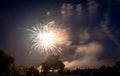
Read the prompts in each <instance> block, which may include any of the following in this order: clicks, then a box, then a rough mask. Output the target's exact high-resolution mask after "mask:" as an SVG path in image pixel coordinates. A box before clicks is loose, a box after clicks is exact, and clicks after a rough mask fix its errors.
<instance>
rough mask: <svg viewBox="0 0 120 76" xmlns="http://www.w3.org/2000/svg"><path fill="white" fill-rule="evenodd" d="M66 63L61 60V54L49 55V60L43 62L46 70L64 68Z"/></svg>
mask: <svg viewBox="0 0 120 76" xmlns="http://www.w3.org/2000/svg"><path fill="white" fill-rule="evenodd" d="M64 66H65V65H64V64H63V63H62V61H61V60H59V56H54V55H52V56H49V57H48V58H47V60H46V61H45V62H44V63H42V67H43V70H44V72H49V70H53V71H54V70H55V69H58V70H60V71H62V70H64Z"/></svg>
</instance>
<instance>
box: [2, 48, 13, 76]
mask: <svg viewBox="0 0 120 76" xmlns="http://www.w3.org/2000/svg"><path fill="white" fill-rule="evenodd" d="M13 63H14V58H13V57H12V56H10V55H8V54H6V53H4V52H3V51H2V50H0V76H4V75H7V74H8V73H9V67H10V64H13Z"/></svg>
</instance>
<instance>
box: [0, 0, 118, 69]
mask: <svg viewBox="0 0 120 76" xmlns="http://www.w3.org/2000/svg"><path fill="white" fill-rule="evenodd" d="M49 21H55V22H57V23H58V24H59V25H61V26H65V27H66V29H67V28H70V30H69V32H70V42H71V43H70V45H69V46H67V47H63V53H62V55H61V59H62V60H63V61H64V63H65V64H67V67H71V68H73V67H75V66H77V67H96V66H99V65H103V64H105V65H106V64H112V63H114V62H116V61H120V0H43V1H42V0H32V1H30V0H28V1H27V0H1V1H0V49H2V50H3V51H5V52H6V53H8V54H10V55H12V56H13V57H14V58H15V63H17V64H23V65H36V64H40V63H41V62H43V61H44V59H45V58H46V57H45V56H41V55H40V54H39V53H38V52H36V51H35V52H33V53H32V54H30V53H29V51H30V50H32V49H31V48H30V46H31V43H30V40H29V36H28V34H29V32H28V31H26V29H29V28H31V27H33V26H35V25H38V24H44V23H47V22H49ZM91 61H92V62H91Z"/></svg>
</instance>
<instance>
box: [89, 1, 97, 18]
mask: <svg viewBox="0 0 120 76" xmlns="http://www.w3.org/2000/svg"><path fill="white" fill-rule="evenodd" d="M98 6H99V4H98V3H97V2H96V0H88V6H87V7H88V8H87V10H88V12H89V16H90V18H91V17H93V16H94V15H95V14H96V12H97V10H98Z"/></svg>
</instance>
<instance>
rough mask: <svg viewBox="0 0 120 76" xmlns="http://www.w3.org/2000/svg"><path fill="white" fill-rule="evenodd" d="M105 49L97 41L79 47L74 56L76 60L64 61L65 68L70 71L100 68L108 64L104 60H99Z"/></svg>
mask: <svg viewBox="0 0 120 76" xmlns="http://www.w3.org/2000/svg"><path fill="white" fill-rule="evenodd" d="M103 49H104V48H103V46H102V45H101V44H100V43H99V42H97V41H92V42H90V43H87V44H80V45H77V46H76V49H75V53H74V55H73V57H74V59H73V60H71V61H64V64H65V67H66V68H70V69H75V68H93V67H99V66H101V65H102V64H105V63H106V62H105V61H104V60H98V57H99V55H100V53H101V52H102V51H103Z"/></svg>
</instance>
